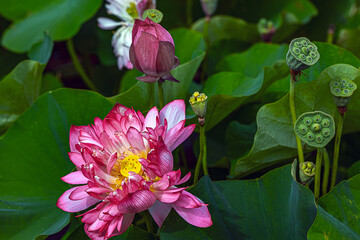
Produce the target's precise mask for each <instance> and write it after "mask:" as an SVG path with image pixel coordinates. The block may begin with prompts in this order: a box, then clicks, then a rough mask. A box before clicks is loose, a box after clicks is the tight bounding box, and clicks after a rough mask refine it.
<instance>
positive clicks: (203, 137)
mask: <svg viewBox="0 0 360 240" xmlns="http://www.w3.org/2000/svg"><path fill="white" fill-rule="evenodd" d="M206 151H207V149H206V135H205V126H200V155H202V165H203V171H204V174H205V175H209V171H208V168H207V158H206ZM200 159H201V158H200V156H199V161H200Z"/></svg>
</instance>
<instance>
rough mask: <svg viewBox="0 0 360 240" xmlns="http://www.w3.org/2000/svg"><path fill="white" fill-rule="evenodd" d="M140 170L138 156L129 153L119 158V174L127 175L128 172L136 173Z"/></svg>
mask: <svg viewBox="0 0 360 240" xmlns="http://www.w3.org/2000/svg"><path fill="white" fill-rule="evenodd" d="M140 171H141V163H140V162H139V156H136V155H130V156H127V157H126V158H124V159H123V160H121V170H120V172H121V174H122V175H123V176H124V177H129V172H134V173H136V174H138V173H139V172H140Z"/></svg>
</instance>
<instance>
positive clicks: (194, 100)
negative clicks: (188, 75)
mask: <svg viewBox="0 0 360 240" xmlns="http://www.w3.org/2000/svg"><path fill="white" fill-rule="evenodd" d="M207 98H208V97H207V96H206V95H205V94H204V93H199V92H194V94H193V95H192V96H191V97H190V99H189V102H190V105H191V108H192V109H193V111H194V113H195V114H196V116H198V117H199V118H204V117H205V113H206V105H207Z"/></svg>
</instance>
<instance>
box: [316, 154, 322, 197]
mask: <svg viewBox="0 0 360 240" xmlns="http://www.w3.org/2000/svg"><path fill="white" fill-rule="evenodd" d="M321 162H322V148H318V149H317V154H316V163H315V167H316V170H315V186H314V195H315V199H316V200H317V199H318V198H319V196H320V179H321Z"/></svg>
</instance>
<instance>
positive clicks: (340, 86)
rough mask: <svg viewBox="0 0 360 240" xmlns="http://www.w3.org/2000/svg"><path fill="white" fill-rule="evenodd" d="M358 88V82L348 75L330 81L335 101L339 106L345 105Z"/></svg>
mask: <svg viewBox="0 0 360 240" xmlns="http://www.w3.org/2000/svg"><path fill="white" fill-rule="evenodd" d="M356 89H357V85H356V83H354V82H353V81H351V80H350V79H349V78H347V77H338V78H334V79H332V80H331V81H330V91H331V93H332V95H333V96H334V102H335V104H336V106H338V107H345V106H346V105H347V104H348V103H349V101H350V97H351V95H352V94H353V93H354V91H355V90H356Z"/></svg>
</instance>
